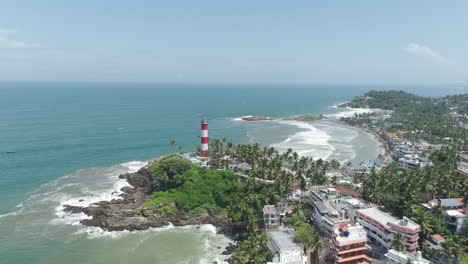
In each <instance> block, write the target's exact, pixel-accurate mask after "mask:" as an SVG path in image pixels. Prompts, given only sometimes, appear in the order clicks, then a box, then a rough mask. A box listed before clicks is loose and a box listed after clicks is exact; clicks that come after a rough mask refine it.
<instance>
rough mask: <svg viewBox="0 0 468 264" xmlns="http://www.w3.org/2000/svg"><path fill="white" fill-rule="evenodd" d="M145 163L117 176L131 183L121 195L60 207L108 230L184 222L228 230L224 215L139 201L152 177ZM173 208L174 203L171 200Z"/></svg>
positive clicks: (149, 187) (229, 224)
mask: <svg viewBox="0 0 468 264" xmlns="http://www.w3.org/2000/svg"><path fill="white" fill-rule="evenodd" d="M148 168H149V164H148V165H147V166H145V167H143V168H141V169H140V170H139V171H138V172H136V173H125V174H122V175H120V176H119V178H121V179H126V180H127V181H128V183H129V184H130V185H131V186H132V187H129V186H127V187H124V188H122V189H121V191H122V192H123V193H122V194H121V195H120V196H121V197H122V199H114V200H111V201H101V202H98V203H94V204H91V205H90V206H88V207H76V206H69V205H65V206H64V211H66V212H70V213H81V212H83V213H85V214H86V215H88V216H91V218H90V219H84V220H82V221H81V224H83V225H87V226H96V227H101V228H103V229H105V230H108V231H122V230H129V231H134V230H145V229H148V228H154V227H164V226H167V225H170V224H172V225H174V226H185V225H202V224H212V225H214V226H216V227H217V228H218V232H221V233H226V234H227V233H229V234H230V233H232V231H233V227H234V226H233V225H232V222H231V219H229V218H228V217H227V216H224V215H220V214H217V213H215V212H213V211H207V212H206V213H204V214H201V215H197V216H189V215H187V214H186V213H185V212H182V211H178V212H176V213H172V212H165V213H163V214H162V213H160V212H159V211H158V209H159V208H160V207H162V206H163V205H161V206H158V205H156V206H154V207H151V208H146V207H144V206H143V204H144V203H145V202H146V201H148V200H150V199H151V192H152V179H151V174H150V172H149V171H148ZM170 206H171V207H174V208H175V204H171V205H170Z"/></svg>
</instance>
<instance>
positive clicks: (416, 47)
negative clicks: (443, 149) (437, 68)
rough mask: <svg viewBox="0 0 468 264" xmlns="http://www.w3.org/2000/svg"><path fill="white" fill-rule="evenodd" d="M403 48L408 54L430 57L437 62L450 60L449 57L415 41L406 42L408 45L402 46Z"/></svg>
mask: <svg viewBox="0 0 468 264" xmlns="http://www.w3.org/2000/svg"><path fill="white" fill-rule="evenodd" d="M403 50H404V51H405V52H407V53H410V54H414V55H418V56H424V57H427V58H430V59H432V60H434V61H436V62H438V63H449V62H450V61H449V59H447V58H446V57H444V56H442V55H440V54H439V53H437V52H435V51H434V50H432V49H431V48H429V47H427V46H424V45H420V44H417V43H410V44H408V46H406V47H404V48H403Z"/></svg>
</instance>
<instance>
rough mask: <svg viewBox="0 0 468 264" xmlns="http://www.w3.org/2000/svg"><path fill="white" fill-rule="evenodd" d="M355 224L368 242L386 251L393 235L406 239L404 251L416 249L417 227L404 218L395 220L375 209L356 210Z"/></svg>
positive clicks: (389, 246)
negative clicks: (396, 234) (359, 226)
mask: <svg viewBox="0 0 468 264" xmlns="http://www.w3.org/2000/svg"><path fill="white" fill-rule="evenodd" d="M356 215H357V222H358V223H360V224H361V225H362V226H363V227H364V229H365V230H366V232H367V236H368V238H369V241H370V242H372V243H374V244H377V245H379V246H380V247H382V248H384V249H386V250H388V249H390V248H391V246H392V241H393V239H394V234H395V233H400V234H402V235H403V237H404V238H406V243H405V246H406V250H408V251H410V252H411V251H414V250H415V249H416V248H417V247H418V239H419V231H421V230H420V228H419V225H418V224H416V223H415V222H413V221H411V220H409V219H408V218H406V217H403V219H397V218H395V217H393V216H391V215H390V214H388V213H384V212H382V211H380V210H379V209H377V208H367V209H361V210H357V212H356Z"/></svg>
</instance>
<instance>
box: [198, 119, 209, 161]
mask: <svg viewBox="0 0 468 264" xmlns="http://www.w3.org/2000/svg"><path fill="white" fill-rule="evenodd" d="M201 130H202V134H201V152H200V157H206V151H208V121H206V117H203V119H202V121H201Z"/></svg>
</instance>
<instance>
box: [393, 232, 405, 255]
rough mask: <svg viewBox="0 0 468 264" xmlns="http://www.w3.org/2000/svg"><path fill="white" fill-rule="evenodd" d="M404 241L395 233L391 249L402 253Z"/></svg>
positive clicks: (400, 235)
mask: <svg viewBox="0 0 468 264" xmlns="http://www.w3.org/2000/svg"><path fill="white" fill-rule="evenodd" d="M405 243H406V240H405V238H404V237H403V235H402V234H400V233H395V235H394V238H393V241H392V248H393V249H395V250H396V251H403V250H404V249H405Z"/></svg>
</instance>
